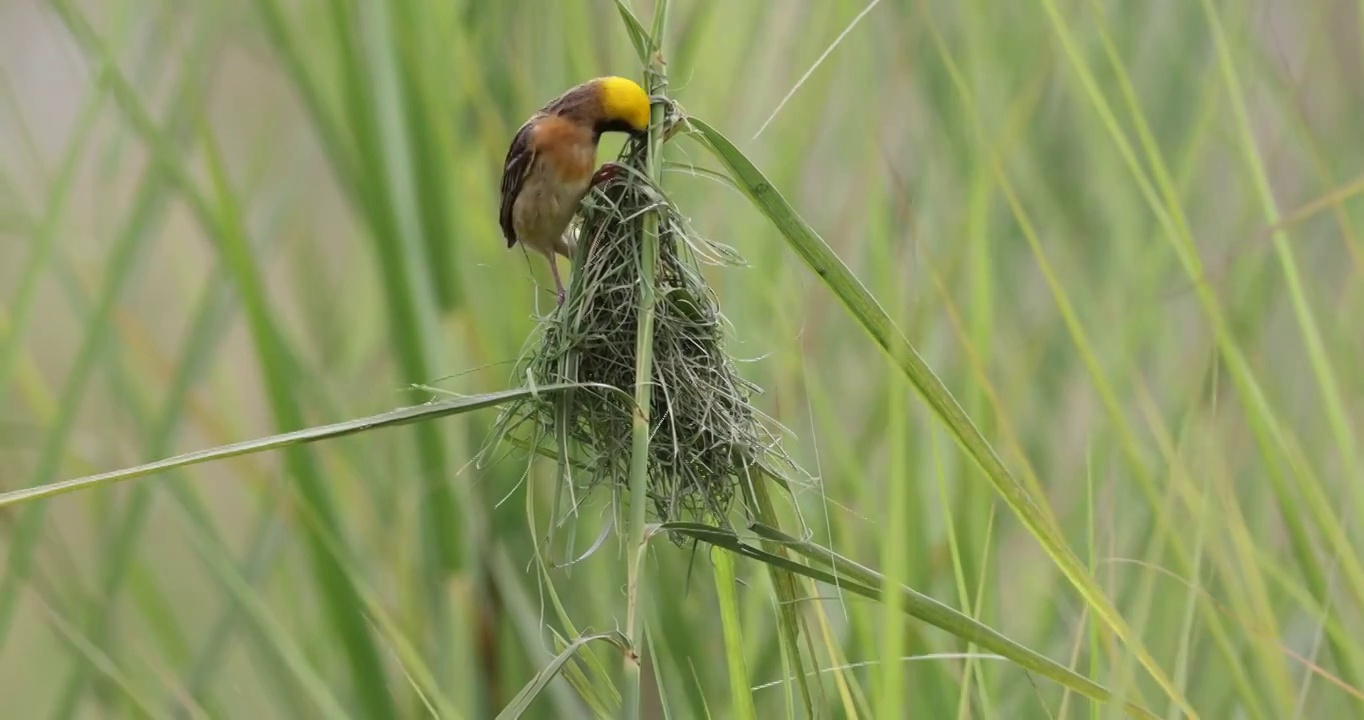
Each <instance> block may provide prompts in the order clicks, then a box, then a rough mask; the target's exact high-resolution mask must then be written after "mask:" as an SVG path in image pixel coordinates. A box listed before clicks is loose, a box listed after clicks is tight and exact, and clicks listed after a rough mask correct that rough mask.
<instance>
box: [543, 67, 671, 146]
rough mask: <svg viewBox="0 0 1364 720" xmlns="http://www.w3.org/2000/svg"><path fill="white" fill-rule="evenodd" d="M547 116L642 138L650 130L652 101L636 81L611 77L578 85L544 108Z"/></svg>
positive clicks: (594, 131)
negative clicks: (637, 135) (563, 118)
mask: <svg viewBox="0 0 1364 720" xmlns="http://www.w3.org/2000/svg"><path fill="white" fill-rule="evenodd" d="M544 112H546V113H548V114H550V115H558V116H560V117H565V118H568V119H571V120H574V121H576V122H579V123H582V124H584V125H588V126H590V127H591V128H592V131H593V133H594V134H596V135H600V134H602V133H605V132H625V133H630V134H632V135H633V134H639V133H642V132H644V131H645V130H648V129H649V113H650V100H649V94H648V93H646V92H644V88H642V87H640V86H639V84H638V83H636V82H635V81H634V80H630V79H628V78H623V77H616V76H614V75H609V76H606V77H599V78H594V79H592V80H588V81H587V82H585V83H582V84H580V85H575V86H573V87H571V88H569V89H568V90H567V91H565V92H564V94H563V95H560V96H559V97H557V98H555V99H554V100H553V101H552V102H550V104H549V105H546V106H545V109H544Z"/></svg>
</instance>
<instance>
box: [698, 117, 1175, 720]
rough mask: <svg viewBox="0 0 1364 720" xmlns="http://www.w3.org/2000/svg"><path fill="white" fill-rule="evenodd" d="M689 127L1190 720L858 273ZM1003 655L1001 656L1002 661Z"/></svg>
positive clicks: (1052, 526) (742, 163) (742, 161)
mask: <svg viewBox="0 0 1364 720" xmlns="http://www.w3.org/2000/svg"><path fill="white" fill-rule="evenodd" d="M687 122H688V123H689V124H690V126H691V128H692V129H693V130H694V131H695V133H694V134H693V135H692V137H694V138H696V139H697V140H698V141H699V142H700V144H701V145H702V146H703V147H704V148H706V150H708V151H709V152H710V153H711V155H712V156H714V157H715V159H716V160H718V161H720V163H721V164H723V165H724V166H725V169H726V170H727V171H728V172H729V174H730V177H731V178H733V180H734V182H735V184H737V185H738V186H739V188H740V190H742V191H743V193H744V195H745V196H746V197H747V198H748V199H749V201H750V202H752V203H753V205H754V207H755V208H757V209H758V210H759V211H760V212H762V214H763V215H764V216H766V217H767V219H768V220H769V221H771V222H772V224H773V225H775V226H776V228H777V230H778V231H779V232H780V233H781V236H782V238H783V239H785V240H786V242H787V244H788V245H790V247H791V249H792V250H794V251H795V252H796V254H798V255H800V257H801V259H802V260H804V261H805V263H806V265H808V266H809V267H810V269H811V270H813V271H814V272H815V274H816V275H818V276H819V278H820V280H821V281H822V282H823V283H824V284H825V285H826V286H828V288H829V290H830V291H832V292H833V294H834V295H835V297H837V298H838V300H839V301H840V302H842V303H843V305H844V307H846V308H847V310H848V312H850V313H852V315H853V316H854V317H855V318H857V321H858V322H859V323H861V325H862V327H863V328H864V329H865V330H866V331H867V332H868V333H869V334H870V335H871V336H872V338H873V339H874V340H875V341H876V343H877V344H878V345H880V346H881V348H882V349H883V350H884V351H885V352H886V354H888V355H889V356H890V358H891V360H892V361H894V363H895V364H896V366H897V367H898V368H899V369H900V371H901V372H902V373H903V374H904V375H905V377H906V378H907V379H908V380H909V381H910V383H911V384H912V385H913V386H914V388H915V390H917V391H918V392H919V394H920V396H921V397H922V398H923V399H924V401H925V402H926V403H928V405H929V407H931V408H932V409H933V412H934V413H935V414H936V415H937V417H938V419H939V420H941V421H942V422H943V423H944V424H945V425H946V426H947V428H948V429H949V430H950V431H951V433H952V437H953V438H954V439H956V441H957V443H958V444H959V445H960V446H961V447H962V448H963V449H964V450H965V451H966V453H967V454H968V455H969V456H970V457H971V459H972V461H974V462H975V463H976V465H977V466H979V467H980V469H981V471H982V472H984V473H985V475H986V477H988V478H990V482H991V483H992V484H993V485H994V487H995V490H996V491H998V492H999V494H1000V495H1001V496H1002V497H1003V498H1004V501H1005V502H1006V503H1008V505H1009V508H1010V509H1011V510H1013V511H1014V513H1015V514H1016V515H1018V517H1019V519H1020V520H1022V521H1023V524H1024V525H1025V526H1026V527H1027V528H1028V531H1029V532H1030V533H1032V535H1033V537H1035V538H1037V540H1038V542H1040V543H1041V544H1042V547H1043V549H1044V550H1045V551H1046V553H1047V555H1048V556H1049V557H1050V558H1051V560H1052V562H1054V563H1055V564H1056V566H1057V568H1058V569H1059V570H1061V572H1062V573H1063V574H1064V575H1065V576H1066V579H1068V580H1069V581H1070V583H1071V585H1073V586H1074V587H1075V589H1076V590H1077V591H1079V593H1080V596H1081V597H1082V598H1083V599H1084V601H1085V604H1086V605H1088V606H1089V608H1090V609H1091V610H1092V611H1093V613H1094V615H1095V616H1097V617H1098V618H1099V619H1100V621H1102V622H1103V624H1104V625H1106V626H1107V627H1108V628H1109V629H1110V630H1111V631H1112V632H1113V633H1114V634H1115V635H1117V636H1118V637H1119V638H1121V639H1122V640H1123V641H1124V642H1125V643H1126V644H1127V647H1128V649H1129V650H1130V651H1131V652H1132V653H1133V655H1134V656H1135V657H1136V658H1137V660H1138V661H1139V662H1140V663H1141V665H1142V667H1143V668H1145V669H1146V671H1147V672H1148V673H1150V675H1151V677H1152V678H1153V679H1154V680H1155V681H1156V682H1157V683H1158V684H1159V685H1160V686H1161V687H1162V688H1163V689H1164V690H1165V692H1166V693H1167V694H1168V695H1169V696H1170V698H1171V699H1173V700H1174V701H1175V702H1176V704H1178V705H1179V706H1180V707H1181V708H1182V709H1183V710H1185V711H1186V712H1187V713H1188V714H1189V715H1190V717H1197V714H1196V713H1195V712H1194V711H1193V709H1192V707H1190V706H1189V704H1188V702H1187V701H1186V700H1185V699H1184V698H1183V697H1182V695H1181V694H1180V693H1179V692H1178V691H1177V690H1176V689H1175V687H1174V684H1173V683H1172V682H1171V681H1170V679H1169V677H1168V676H1167V675H1166V673H1165V672H1164V671H1163V670H1162V669H1161V668H1160V667H1159V666H1158V665H1157V664H1156V661H1155V659H1154V658H1153V657H1151V655H1150V653H1148V652H1147V651H1146V649H1145V648H1144V647H1143V646H1142V644H1141V642H1140V640H1139V639H1138V638H1137V637H1136V635H1135V633H1133V632H1132V630H1131V628H1130V627H1129V626H1128V625H1127V622H1126V621H1125V620H1123V618H1122V616H1121V615H1119V614H1118V611H1117V609H1116V608H1115V607H1114V606H1113V604H1112V603H1111V602H1110V601H1109V599H1108V597H1107V596H1106V595H1104V592H1103V590H1102V589H1101V588H1100V587H1099V585H1098V583H1096V582H1095V581H1094V578H1093V577H1091V576H1090V575H1089V573H1088V571H1086V570H1085V568H1084V565H1083V564H1082V563H1081V562H1080V560H1079V558H1078V557H1077V556H1076V555H1075V553H1074V551H1073V550H1071V548H1070V546H1069V545H1068V544H1067V543H1066V541H1065V540H1064V538H1063V537H1062V536H1061V533H1060V532H1059V531H1057V529H1056V523H1055V520H1054V519H1053V518H1052V516H1051V515H1050V513H1049V512H1048V511H1047V510H1046V508H1044V507H1043V506H1041V505H1039V504H1038V503H1037V502H1036V501H1035V500H1034V499H1033V497H1032V494H1031V493H1029V492H1028V490H1027V488H1026V487H1025V486H1024V485H1023V484H1022V483H1020V482H1019V481H1018V479H1017V478H1015V477H1014V475H1013V473H1011V472H1010V471H1009V469H1008V468H1007V467H1006V466H1005V465H1004V462H1003V461H1002V460H1001V459H1000V458H999V455H998V454H996V453H995V451H994V448H992V447H991V446H990V444H989V442H987V441H986V440H985V437H984V436H983V435H982V434H981V432H980V430H979V429H977V428H976V426H975V424H974V423H972V422H971V419H970V418H969V417H968V416H967V415H966V412H965V411H964V410H963V409H962V407H961V405H960V404H958V403H957V401H956V399H955V398H953V397H952V394H951V393H950V392H948V390H947V387H946V386H945V385H943V383H942V381H941V380H940V379H938V376H937V375H936V374H935V373H934V372H933V370H932V368H930V367H929V366H928V363H927V362H925V361H924V359H923V357H922V356H920V355H919V353H918V351H917V350H915V349H914V346H913V345H912V344H911V343H910V342H909V340H908V339H907V338H905V336H904V334H902V333H901V332H900V330H899V328H897V327H896V326H895V323H894V322H893V321H892V320H891V318H890V316H889V315H887V314H886V311H885V310H884V309H883V308H882V307H881V305H880V304H879V303H878V302H877V301H876V299H875V298H874V297H872V295H871V293H870V292H868V290H867V288H866V287H865V286H864V285H863V284H862V283H861V281H859V280H858V279H857V277H856V276H855V275H854V274H853V272H852V270H850V269H849V268H848V266H847V265H845V264H844V263H843V261H842V260H840V259H839V257H838V256H837V255H836V254H834V251H833V249H831V248H830V247H829V246H828V244H826V243H825V242H824V240H823V238H821V237H820V236H819V234H818V233H816V232H815V230H814V229H813V228H811V227H810V225H809V224H808V223H806V222H805V220H804V219H802V218H801V217H800V215H799V214H798V213H797V212H796V210H795V208H793V207H792V206H791V204H790V203H788V202H787V201H786V199H785V198H784V197H782V195H781V193H780V192H778V191H777V189H776V188H775V187H774V186H773V185H772V183H771V182H770V181H768V179H767V177H766V176H765V175H763V173H762V171H761V170H759V169H758V168H757V167H756V166H755V165H754V164H753V163H752V162H751V161H750V160H749V159H748V158H747V157H746V156H745V155H744V154H743V152H741V151H740V150H739V149H738V148H737V147H735V145H734V144H733V143H732V142H730V141H729V139H728V138H726V137H725V136H724V135H723V134H722V133H720V132H719V131H718V130H716V129H715V128H713V127H711V126H710V125H708V124H707V123H705V122H704V121H702V120H698V119H696V118H688V119H687ZM1001 654H1002V653H1001Z"/></svg>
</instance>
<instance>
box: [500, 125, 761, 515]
mask: <svg viewBox="0 0 1364 720" xmlns="http://www.w3.org/2000/svg"><path fill="white" fill-rule="evenodd" d="M645 155H646V144H645V143H644V142H642V141H641V142H631V143H630V144H628V145H627V146H626V147H625V149H624V150H623V151H622V153H621V157H620V165H621V166H622V167H621V168H620V169H619V172H617V173H616V175H615V177H613V178H611V179H609V180H606V181H605V182H604V183H602V184H600V185H598V186H597V187H596V188H595V189H594V190H593V191H592V192H591V193H590V194H589V195H588V197H587V198H586V199H585V200H584V201H583V208H582V211H581V218H582V224H581V226H580V228H579V233H578V238H579V239H578V250H577V252H576V257H575V258H574V265H575V268H574V272H573V279H572V281H571V283H570V287H569V291H568V296H567V298H566V299H565V301H564V303H563V305H562V306H560V307H559V308H558V309H557V311H555V312H554V313H552V314H551V315H550V316H548V317H546V318H544V319H543V320H542V321H541V322H540V325H539V327H538V328H537V330H536V332H535V334H534V335H532V337H531V338H530V340H529V341H528V345H527V349H526V351H525V352H524V353H523V355H522V357H521V359H520V361H519V362H518V364H517V368H516V371H515V377H516V380H517V381H518V382H528V383H533V384H535V385H548V384H551V383H571V382H580V383H593V384H601V385H606V386H609V387H610V388H615V389H618V390H613V389H606V388H601V387H588V388H578V389H575V390H572V391H571V392H569V393H557V394H548V395H537V396H534V397H531V398H529V399H526V400H522V401H519V402H517V403H515V404H513V405H510V406H508V407H507V408H505V409H504V410H503V413H502V415H501V416H500V417H499V419H498V432H495V433H494V437H501V436H502V435H503V433H504V432H505V431H507V430H510V429H513V428H515V427H517V426H520V425H522V424H529V425H531V426H532V428H533V429H532V437H531V443H532V446H533V447H541V446H543V445H544V444H545V442H544V441H545V440H546V439H548V440H549V445H550V447H554V446H555V444H556V442H555V441H556V439H557V437H558V436H557V432H558V430H559V429H560V428H562V429H564V430H566V435H567V438H568V439H570V440H571V442H569V443H567V444H568V445H569V446H570V447H569V455H570V458H571V459H572V462H573V465H574V466H576V470H575V472H574V475H575V476H576V477H578V478H581V477H582V476H583V475H584V473H583V470H582V469H583V468H586V470H587V472H586V473H585V474H586V475H587V476H588V480H587V482H586V483H584V484H585V485H600V484H610V485H615V486H617V487H621V488H628V487H629V484H630V461H631V456H632V449H631V438H632V432H633V430H632V420H633V411H634V385H635V360H636V353H635V349H636V338H637V336H638V327H639V295H640V285H641V275H640V266H641V262H640V255H641V251H640V248H641V247H642V239H643V235H644V216H645V215H646V214H648V213H649V212H650V211H654V210H656V211H658V212H659V223H658V231H659V234H658V264H657V270H656V274H655V287H656V288H657V292H656V294H655V298H656V301H655V309H654V339H653V387H652V390H651V407H650V424H651V426H652V427H651V428H650V439H649V478H648V495H649V500H650V501H651V504H652V506H653V508H652V509H653V514H654V516H655V517H656V518H657V519H658V520H661V521H670V520H678V519H684V517H685V516H691V517H692V518H695V519H710V520H714V521H718V522H721V523H724V522H725V520H724V518H725V516H726V514H727V512H728V510H729V508H730V506H731V503H732V501H733V499H734V495H735V491H736V490H737V489H738V488H739V487H740V485H739V483H741V482H749V481H750V480H749V478H750V477H752V474H751V473H750V472H749V470H750V469H751V468H756V466H757V464H758V463H765V464H766V465H767V466H768V467H772V464H771V463H770V462H767V461H780V462H783V463H785V462H788V461H787V458H786V457H785V456H784V455H783V454H782V453H781V450H780V446H779V444H778V436H777V434H776V433H775V432H773V431H772V430H770V429H769V428H768V427H767V423H768V422H769V420H768V418H766V417H765V416H763V415H762V414H761V413H760V412H759V411H758V410H756V409H755V408H754V407H753V405H752V404H751V402H750V397H751V396H752V395H753V394H755V393H758V392H761V390H760V389H759V388H757V387H756V386H755V385H753V384H751V383H749V382H747V381H745V380H744V379H743V378H741V377H739V375H738V373H737V372H736V371H735V369H734V361H733V360H732V359H731V358H730V357H729V355H728V354H727V353H726V352H725V348H724V328H723V323H724V322H725V321H724V319H723V317H722V316H721V314H720V308H719V304H718V303H717V301H716V299H715V295H714V293H713V292H711V289H710V287H709V286H708V285H707V284H706V281H705V279H704V278H703V277H702V275H701V272H700V269H699V263H698V259H701V260H704V261H706V262H707V263H709V264H738V263H739V262H741V261H740V259H739V257H738V255H737V254H736V253H735V252H734V251H733V250H731V249H730V248H727V247H724V246H721V245H718V244H716V243H712V242H710V241H708V240H705V239H704V238H701V237H699V236H697V235H696V234H695V233H693V232H692V231H691V229H690V227H689V226H688V224H687V222H686V220H685V219H684V218H683V217H682V215H681V214H680V213H679V212H678V211H677V209H676V208H675V207H674V206H673V205H672V204H671V203H670V202H669V201H668V199H667V198H666V197H665V196H664V195H663V193H662V192H661V191H660V190H659V189H658V188H657V187H655V186H654V185H653V184H652V183H650V182H649V180H648V178H647V177H646V175H645V174H644V171H643V168H644V166H645V161H644V158H645Z"/></svg>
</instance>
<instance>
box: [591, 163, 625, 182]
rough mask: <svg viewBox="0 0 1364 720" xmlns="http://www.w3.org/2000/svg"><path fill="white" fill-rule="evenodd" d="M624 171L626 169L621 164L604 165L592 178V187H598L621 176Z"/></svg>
mask: <svg viewBox="0 0 1364 720" xmlns="http://www.w3.org/2000/svg"><path fill="white" fill-rule="evenodd" d="M622 170H624V168H622V167H621V166H620V164H619V163H613V162H608V163H602V166H601V167H599V168H597V172H596V173H595V174H594V175H593V176H592V187H596V186H598V185H600V184H602V183H604V182H606V181H607V180H610V179H611V178H614V177H615V176H617V175H619V174H620V173H621V171H622Z"/></svg>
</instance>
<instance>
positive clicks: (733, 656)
mask: <svg viewBox="0 0 1364 720" xmlns="http://www.w3.org/2000/svg"><path fill="white" fill-rule="evenodd" d="M709 554H710V557H711V567H712V568H713V573H714V575H715V595H716V597H717V598H718V599H719V601H720V625H721V627H722V629H723V632H724V638H725V668H726V671H727V672H726V674H727V675H728V677H729V694H730V698H731V700H732V702H733V704H732V705H731V707H730V712H731V713H732V717H734V718H736V720H745V719H747V720H752V719H753V718H756V717H757V713H756V711H755V710H754V708H753V693H752V691H750V690H749V689H748V664H747V663H746V662H744V635H743V627H742V624H741V623H740V622H739V601H738V598H737V597H736V596H735V587H736V585H737V584H738V577H737V576H736V575H735V573H734V558H733V556H731V555H730V553H728V552H726V551H723V550H719V549H718V548H714V547H712V548H711V551H710V553H709Z"/></svg>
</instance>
